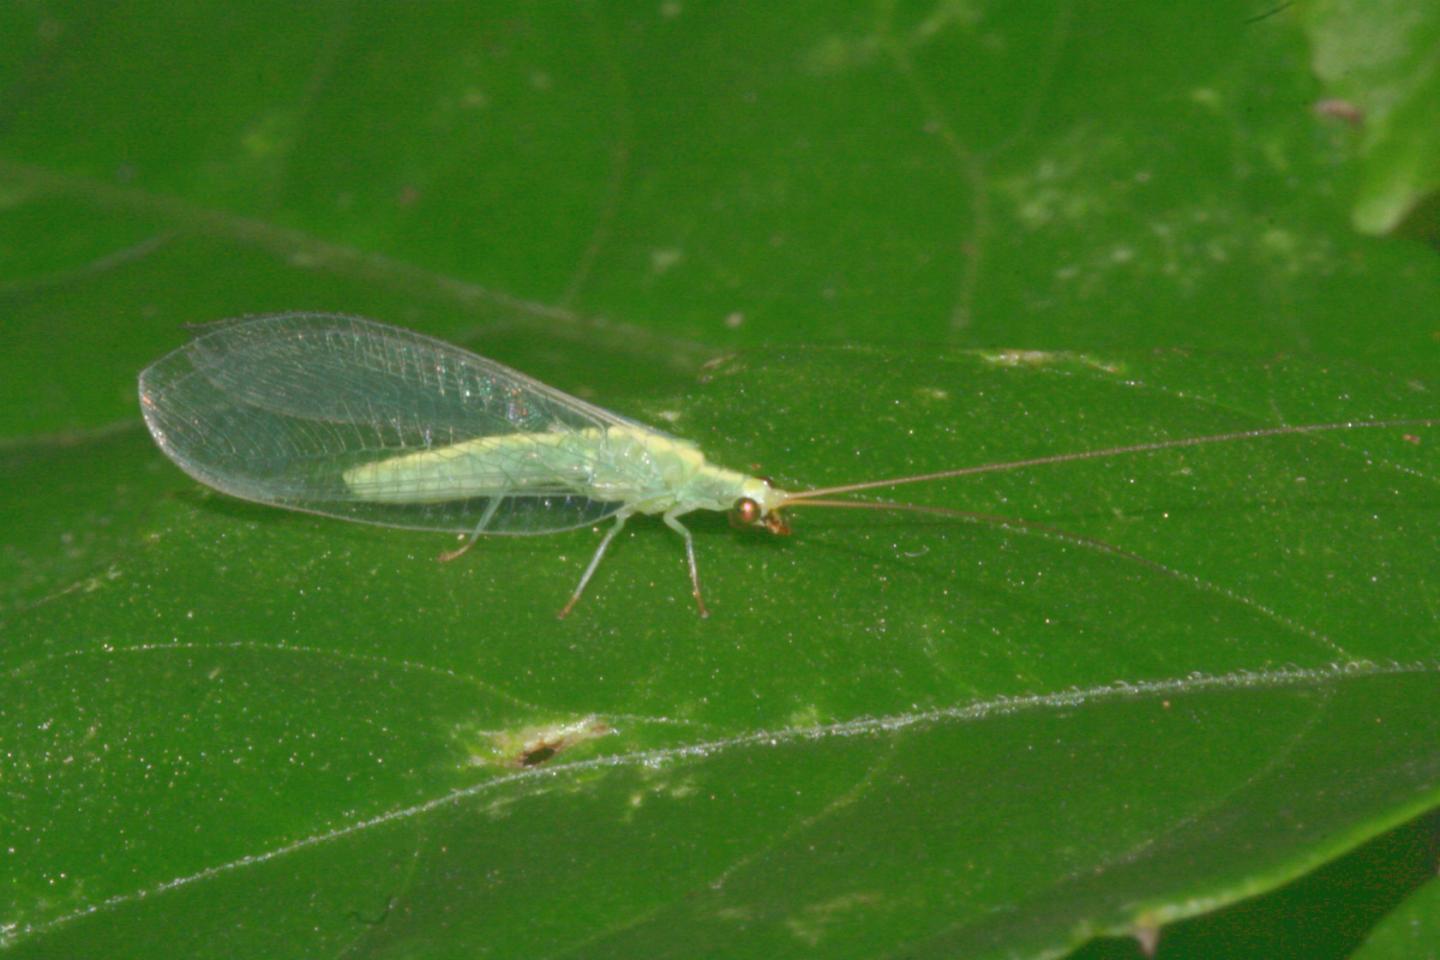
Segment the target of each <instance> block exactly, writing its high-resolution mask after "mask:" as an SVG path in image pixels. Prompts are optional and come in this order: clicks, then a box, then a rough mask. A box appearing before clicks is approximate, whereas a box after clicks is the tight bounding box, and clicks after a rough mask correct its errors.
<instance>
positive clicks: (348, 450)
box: [140, 313, 646, 534]
mask: <svg viewBox="0 0 1440 960" xmlns="http://www.w3.org/2000/svg"><path fill="white" fill-rule="evenodd" d="M140 405H141V410H142V411H143V413H144V416H145V422H146V424H147V425H148V426H149V428H150V432H151V434H152V435H153V436H154V437H155V440H156V442H157V443H158V444H159V445H160V447H161V449H162V450H164V451H165V453H166V454H167V455H168V456H169V457H170V459H172V460H174V461H175V462H176V463H177V464H178V465H179V466H180V467H181V468H182V469H184V470H185V472H186V473H188V474H190V475H191V476H192V477H194V478H195V479H197V480H199V481H200V482H201V483H204V484H206V485H208V486H211V487H214V488H216V489H217V490H221V491H224V492H225V493H228V494H231V495H233V496H236V497H240V498H242V499H245V500H253V501H256V502H258V503H264V504H271V505H274V506H280V507H287V508H289V509H293V510H304V511H308V512H311V513H320V514H327V515H329V516H334V517H341V518H343V519H346V520H359V521H363V522H366V523H375V524H381V525H384V526H392V527H406V528H412V529H425V530H444V531H453V532H464V533H470V532H473V531H475V530H476V528H477V526H479V525H480V523H481V521H482V519H484V520H485V532H486V533H499V534H538V533H549V532H553V531H558V530H568V529H572V528H575V527H583V526H587V525H589V524H592V523H594V522H596V521H597V520H602V519H604V518H605V517H608V516H612V515H614V514H615V513H617V512H618V511H620V510H621V509H622V508H623V507H624V506H625V503H624V500H623V499H617V498H613V497H612V498H609V499H607V498H606V497H604V496H601V495H597V493H596V491H595V489H594V487H593V486H591V485H588V484H587V483H586V478H587V477H589V476H591V475H593V474H595V473H596V472H597V470H599V469H602V468H603V467H605V466H606V464H597V462H596V459H597V457H600V456H603V455H604V453H605V451H604V450H603V449H602V445H600V444H598V443H597V442H596V441H597V438H601V437H603V436H604V435H605V434H606V432H607V431H608V430H610V429H612V428H626V427H629V428H639V429H641V430H644V429H646V428H643V427H639V425H638V424H632V423H631V422H630V421H628V420H625V419H624V418H622V417H618V416H616V415H615V414H612V413H609V412H607V411H605V410H602V409H600V408H598V407H595V406H592V405H590V404H587V403H585V402H583V401H581V400H577V399H576V398H574V397H570V396H567V395H566V394H564V393H561V392H560V391H558V390H555V389H553V388H551V387H547V386H545V385H544V384H542V383H539V382H537V381H535V380H533V379H531V378H530V377H527V376H525V375H524V374H521V373H518V372H516V371H514V370H511V369H509V368H508V367H505V366H502V365H501V364H498V363H495V362H493V361H490V360H486V359H485V358H484V357H480V356H476V355H475V354H473V353H470V352H468V351H466V350H462V349H460V348H458V347H454V346H451V345H449V344H447V343H444V342H442V341H439V340H435V339H432V338H430V337H426V336H422V335H420V334H416V333H411V332H410V331H407V330H401V329H399V328H396V327H390V326H386V325H384V324H379V323H374V322H372V321H369V320H364V319H360V318H356V317H343V316H333V315H326V314H304V313H297V314H284V315H278V316H268V317H258V318H254V319H248V320H240V321H233V322H227V323H223V324H220V325H217V326H215V327H213V328H211V329H209V330H207V331H206V332H205V333H203V334H202V335H200V336H199V337H197V338H196V339H195V340H193V341H191V342H190V343H188V344H186V345H185V346H184V347H181V348H180V349H179V350H176V351H175V352H173V353H171V354H168V355H167V356H165V357H163V358H162V359H160V360H159V361H157V362H156V363H154V364H152V365H151V366H150V367H147V368H146V369H145V370H144V372H142V373H141V375H140ZM381 464H391V466H390V467H389V468H388V469H385V468H381V467H379V466H377V465H381Z"/></svg>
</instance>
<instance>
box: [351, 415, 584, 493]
mask: <svg viewBox="0 0 1440 960" xmlns="http://www.w3.org/2000/svg"><path fill="white" fill-rule="evenodd" d="M600 435H601V431H599V430H596V429H593V428H591V429H586V430H580V431H576V432H574V433H566V432H562V431H556V432H553V433H507V434H501V435H500V436H496V437H479V438H477V439H475V440H466V441H465V442H463V443H453V444H450V445H448V446H444V447H435V448H434V449H431V450H419V451H417V452H415V453H406V454H402V455H401V456H398V457H389V458H387V459H384V460H376V461H374V462H372V463H364V464H361V465H360V466H358V467H351V468H350V469H349V470H346V471H345V473H344V474H343V476H344V479H345V484H346V486H348V487H349V488H350V490H351V492H353V493H354V494H355V495H356V496H358V497H360V498H361V499H364V500H369V501H373V502H377V503H434V502H437V501H443V500H459V499H464V498H466V497H483V496H486V495H490V494H497V493H502V492H504V491H505V489H506V487H505V485H504V481H505V479H506V477H507V470H502V469H501V466H502V465H504V466H505V467H507V468H508V475H510V476H513V475H514V473H515V467H516V466H517V465H519V464H522V463H524V460H523V458H521V457H519V456H517V454H518V453H519V452H520V451H522V450H523V451H525V452H526V453H528V454H532V455H538V459H539V461H540V462H543V461H544V456H545V453H544V452H545V451H546V450H547V449H553V448H556V447H558V446H560V445H561V444H562V443H568V444H571V445H579V446H583V445H585V444H596V443H598V442H599V440H600ZM487 463H490V464H494V467H493V469H486V464H487Z"/></svg>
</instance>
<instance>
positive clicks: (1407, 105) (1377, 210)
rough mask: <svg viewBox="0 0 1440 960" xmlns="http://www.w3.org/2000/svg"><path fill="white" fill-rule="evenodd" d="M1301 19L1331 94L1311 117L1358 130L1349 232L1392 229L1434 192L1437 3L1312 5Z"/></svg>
mask: <svg viewBox="0 0 1440 960" xmlns="http://www.w3.org/2000/svg"><path fill="white" fill-rule="evenodd" d="M1304 16H1305V20H1306V22H1307V24H1308V26H1309V29H1308V31H1307V33H1308V35H1309V37H1310V40H1311V43H1312V44H1313V45H1314V50H1315V54H1314V63H1315V73H1316V75H1317V76H1318V77H1319V78H1320V79H1321V80H1322V81H1324V82H1325V84H1326V87H1327V89H1328V90H1329V91H1330V92H1331V93H1332V94H1333V97H1332V98H1329V99H1326V100H1322V101H1320V103H1319V104H1317V107H1318V108H1319V112H1320V113H1321V115H1327V116H1331V117H1334V118H1336V119H1340V120H1344V121H1346V122H1348V123H1351V124H1352V125H1354V126H1356V127H1358V128H1360V129H1361V131H1362V133H1361V146H1360V155H1361V166H1360V170H1361V180H1360V188H1359V193H1358V196H1357V197H1356V200H1355V207H1354V211H1353V218H1354V222H1355V228H1356V229H1357V230H1361V231H1363V232H1365V233H1384V232H1386V231H1389V230H1393V229H1395V227H1396V226H1398V225H1399V224H1400V223H1401V221H1402V220H1403V219H1404V218H1405V217H1407V216H1408V215H1410V214H1411V213H1412V212H1413V211H1414V210H1415V208H1416V206H1417V205H1419V204H1420V203H1421V202H1423V201H1424V200H1425V199H1426V198H1427V197H1431V196H1433V195H1434V193H1435V190H1436V188H1437V187H1440V7H1436V5H1435V4H1431V3H1411V2H1408V0H1382V2H1381V3H1368V2H1365V3H1356V2H1353V0H1319V2H1316V3H1311V4H1306V5H1305V12H1304ZM1432 231H1433V227H1432ZM1432 237H1433V232H1432Z"/></svg>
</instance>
